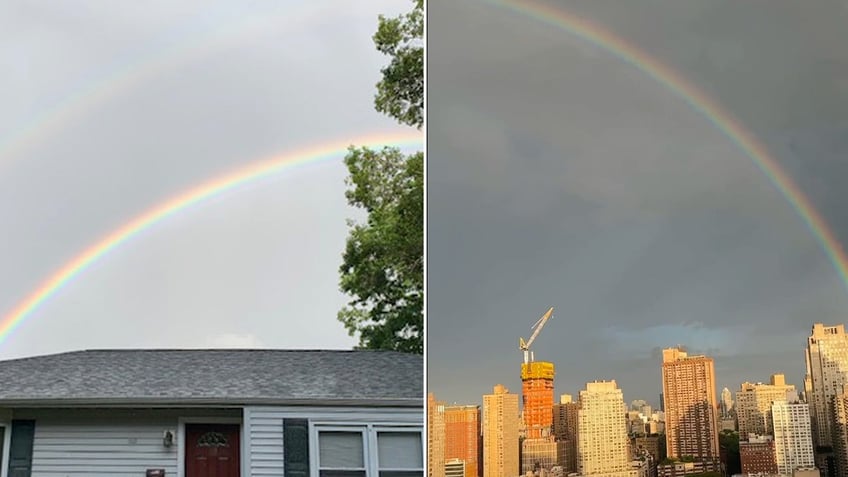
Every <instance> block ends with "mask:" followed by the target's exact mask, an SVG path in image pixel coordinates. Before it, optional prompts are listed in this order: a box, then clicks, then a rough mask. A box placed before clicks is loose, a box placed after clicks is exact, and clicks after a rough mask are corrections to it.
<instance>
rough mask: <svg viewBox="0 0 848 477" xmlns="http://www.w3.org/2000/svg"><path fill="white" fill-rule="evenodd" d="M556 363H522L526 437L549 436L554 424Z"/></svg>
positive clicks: (523, 410) (523, 411)
mask: <svg viewBox="0 0 848 477" xmlns="http://www.w3.org/2000/svg"><path fill="white" fill-rule="evenodd" d="M554 374H555V371H554V364H553V363H548V362H546V361H531V362H529V363H522V364H521V388H522V389H521V390H522V394H521V396H522V399H523V403H524V406H523V408H522V413H523V415H524V426H525V437H526V438H528V439H538V438H542V437H549V436H550V435H551V427H552V426H553V408H554Z"/></svg>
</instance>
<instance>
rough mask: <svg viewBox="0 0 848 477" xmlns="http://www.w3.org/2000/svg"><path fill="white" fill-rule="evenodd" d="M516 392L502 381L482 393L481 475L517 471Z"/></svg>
mask: <svg viewBox="0 0 848 477" xmlns="http://www.w3.org/2000/svg"><path fill="white" fill-rule="evenodd" d="M518 422H519V418H518V395H517V394H510V392H509V390H508V389H507V388H505V387H504V386H503V385H501V384H498V385H497V386H495V387H494V392H493V393H492V394H487V395H485V396H483V476H484V477H516V476H517V475H518Z"/></svg>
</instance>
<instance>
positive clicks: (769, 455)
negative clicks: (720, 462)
mask: <svg viewBox="0 0 848 477" xmlns="http://www.w3.org/2000/svg"><path fill="white" fill-rule="evenodd" d="M739 460H740V461H741V463H742V475H759V474H765V475H774V474H776V473H777V461H776V460H775V457H774V440H772V438H771V436H752V437H751V438H749V439H748V442H740V443H739ZM790 475H791V474H790Z"/></svg>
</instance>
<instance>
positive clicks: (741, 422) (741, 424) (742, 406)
mask: <svg viewBox="0 0 848 477" xmlns="http://www.w3.org/2000/svg"><path fill="white" fill-rule="evenodd" d="M792 394H795V386H793V385H791V384H786V379H785V378H784V376H783V375H782V374H775V375H772V377H771V380H770V382H769V383H768V384H764V383H756V384H753V383H742V385H741V386H740V388H739V391H737V392H736V419H737V426H738V429H739V439H740V440H747V439H748V435H749V434H756V435H769V436H770V435H772V434H773V426H772V423H771V405H772V403H773V402H775V401H787V400H788V399H789V398H790V397H791V395H792Z"/></svg>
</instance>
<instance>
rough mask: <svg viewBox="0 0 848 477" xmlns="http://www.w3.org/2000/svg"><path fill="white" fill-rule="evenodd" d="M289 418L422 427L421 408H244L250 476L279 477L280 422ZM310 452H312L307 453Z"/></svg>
mask: <svg viewBox="0 0 848 477" xmlns="http://www.w3.org/2000/svg"><path fill="white" fill-rule="evenodd" d="M291 418H294V419H309V420H310V421H311V422H313V423H315V422H320V423H358V424H380V423H385V424H389V423H391V424H407V423H408V424H415V425H420V426H422V427H423V425H424V408H423V407H422V408H421V409H411V410H410V409H403V408H400V409H394V408H356V409H350V408H347V409H326V408H324V409H322V408H297V407H248V408H245V410H244V420H245V423H244V426H245V427H244V429H245V436H246V437H245V438H246V440H247V448H248V449H249V450H248V455H247V456H246V457H247V459H248V461H247V462H248V469H250V475H251V476H257V477H260V476H280V477H282V476H283V471H284V462H283V419H291ZM310 452H315V451H314V450H312V449H310ZM313 471H314V469H313Z"/></svg>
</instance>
